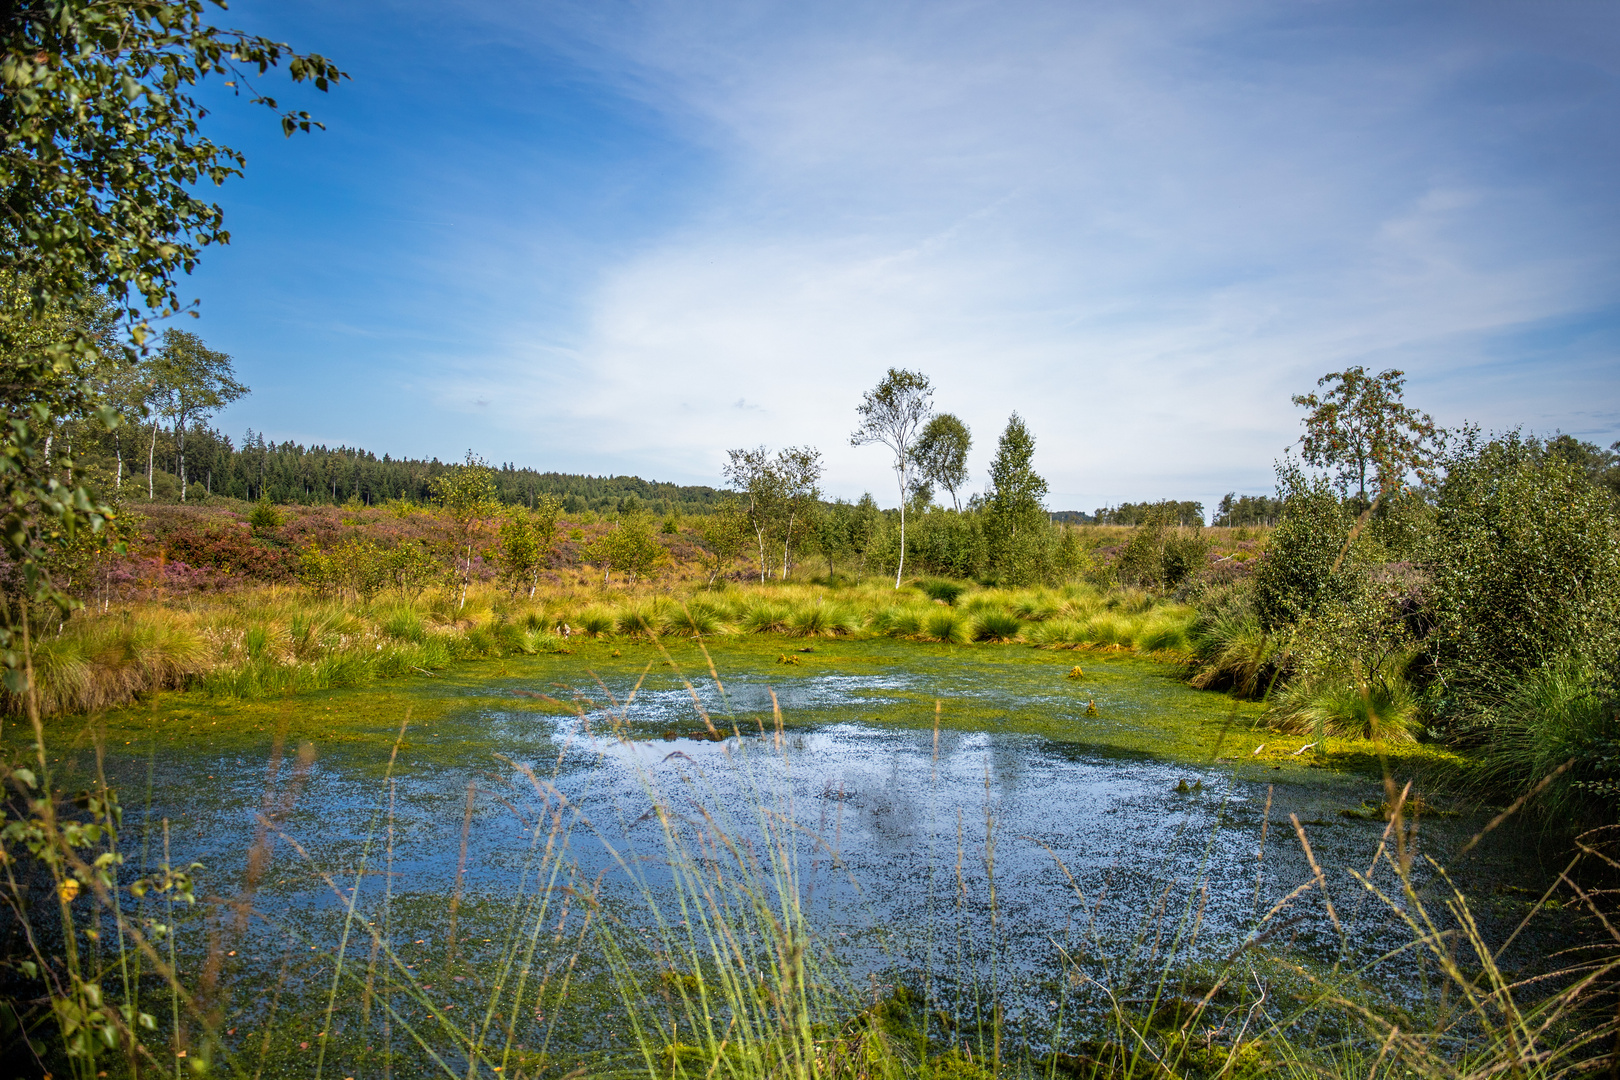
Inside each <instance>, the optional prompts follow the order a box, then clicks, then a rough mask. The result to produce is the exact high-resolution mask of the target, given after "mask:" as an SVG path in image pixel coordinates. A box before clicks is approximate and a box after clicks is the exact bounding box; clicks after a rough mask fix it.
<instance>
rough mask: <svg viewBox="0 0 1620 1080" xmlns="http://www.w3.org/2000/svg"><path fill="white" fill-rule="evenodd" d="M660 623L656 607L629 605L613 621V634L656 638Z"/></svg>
mask: <svg viewBox="0 0 1620 1080" xmlns="http://www.w3.org/2000/svg"><path fill="white" fill-rule="evenodd" d="M661 623H662V620H661V619H660V618H659V614H658V608H657V605H655V604H631V605H629V606H628V607H625V608H622V609H620V611H619V613H618V617H617V618H615V619H614V621H613V629H614V632H615V633H619V634H624V635H627V636H634V635H639V634H646V635H647V636H649V637H656V636H657V635H658V629H659V626H660V625H661Z"/></svg>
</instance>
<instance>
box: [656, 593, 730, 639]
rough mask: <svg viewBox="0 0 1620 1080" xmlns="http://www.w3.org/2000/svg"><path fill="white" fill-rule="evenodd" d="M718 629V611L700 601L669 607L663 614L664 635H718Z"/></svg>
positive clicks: (711, 605) (719, 624)
mask: <svg viewBox="0 0 1620 1080" xmlns="http://www.w3.org/2000/svg"><path fill="white" fill-rule="evenodd" d="M720 627H721V621H720V611H719V609H717V608H716V607H715V606H714V605H713V604H707V603H704V602H703V601H701V600H688V601H687V602H686V603H684V604H675V605H671V606H670V608H669V609H668V610H667V611H665V613H664V627H663V628H664V633H666V634H690V635H708V634H718V633H719V632H720Z"/></svg>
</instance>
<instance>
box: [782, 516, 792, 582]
mask: <svg viewBox="0 0 1620 1080" xmlns="http://www.w3.org/2000/svg"><path fill="white" fill-rule="evenodd" d="M794 516H795V515H794V514H792V513H789V514H788V522H787V531H786V532H785V533H783V534H782V580H783V581H786V580H787V576H788V553H789V549H790V548H791V546H792V544H793V518H794Z"/></svg>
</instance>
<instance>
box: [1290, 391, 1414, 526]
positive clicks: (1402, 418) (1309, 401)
mask: <svg viewBox="0 0 1620 1080" xmlns="http://www.w3.org/2000/svg"><path fill="white" fill-rule="evenodd" d="M1405 384H1406V377H1405V373H1404V372H1401V371H1396V370H1393V369H1392V370H1389V371H1385V372H1382V373H1380V374H1378V375H1368V374H1367V369H1366V368H1364V367H1361V366H1359V365H1357V366H1355V367H1350V368H1346V369H1345V370H1343V371H1335V372H1330V373H1328V374H1327V375H1324V376H1322V377H1321V378H1320V379H1318V380H1316V385H1318V386H1331V389H1329V390H1327V391H1326V392H1324V393H1322V394H1321V395H1317V394H1295V395H1294V398H1293V401H1294V404H1295V405H1298V406H1300V407H1301V408H1304V409H1309V410H1311V412H1310V415H1309V416H1307V417H1306V418H1305V434H1304V435H1302V436H1300V440H1299V441H1300V447H1301V456H1302V457H1304V459H1305V463H1306V464H1307V465H1315V466H1320V467H1325V468H1331V469H1335V470H1337V475H1338V481H1339V491H1340V493H1341V494H1348V493H1349V489H1350V486H1351V485H1352V484H1354V485H1355V487H1356V491H1357V499H1358V500H1359V501H1360V503H1361V505H1363V506H1365V505H1367V480H1368V475H1369V473H1371V476H1372V479H1373V480H1374V482H1375V484H1376V486H1377V489H1378V492H1379V493H1381V494H1389V493H1392V492H1394V491H1397V490H1399V488H1400V487H1401V486H1402V484H1403V483H1404V482H1405V480H1406V476H1407V474H1409V473H1412V472H1416V473H1417V474H1418V475H1419V477H1427V476H1428V474H1429V467H1430V465H1431V464H1432V463H1433V458H1434V453H1435V447H1436V443H1437V440H1438V438H1439V432H1438V430H1437V429H1436V428H1435V426H1434V421H1433V419H1432V418H1430V416H1429V415H1428V414H1427V413H1420V412H1418V411H1417V410H1416V409H1414V408H1412V407H1410V406H1409V405H1407V404H1405V403H1404V402H1403V401H1402V400H1401V393H1402V388H1403V387H1404V386H1405Z"/></svg>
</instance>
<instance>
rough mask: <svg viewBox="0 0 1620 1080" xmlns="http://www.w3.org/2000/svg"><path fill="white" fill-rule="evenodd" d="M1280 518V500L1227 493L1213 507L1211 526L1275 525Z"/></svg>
mask: <svg viewBox="0 0 1620 1080" xmlns="http://www.w3.org/2000/svg"><path fill="white" fill-rule="evenodd" d="M1281 516H1282V500H1281V499H1274V498H1271V497H1270V496H1267V495H1239V494H1238V493H1237V492H1235V491H1228V492H1227V493H1226V494H1225V495H1223V496H1222V497H1221V501H1220V503H1219V504H1218V505H1217V506H1216V507H1215V517H1214V519H1213V520H1212V521H1210V524H1211V525H1221V526H1226V527H1228V528H1231V527H1235V526H1243V525H1275V524H1277V519H1278V518H1280V517H1281Z"/></svg>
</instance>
